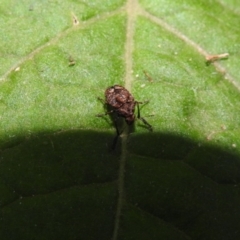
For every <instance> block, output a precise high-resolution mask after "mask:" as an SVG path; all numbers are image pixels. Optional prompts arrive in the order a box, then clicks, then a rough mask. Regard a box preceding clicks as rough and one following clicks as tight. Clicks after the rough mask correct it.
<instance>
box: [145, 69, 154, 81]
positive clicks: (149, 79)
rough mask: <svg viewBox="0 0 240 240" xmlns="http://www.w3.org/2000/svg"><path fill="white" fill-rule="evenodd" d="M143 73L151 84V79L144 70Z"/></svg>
mask: <svg viewBox="0 0 240 240" xmlns="http://www.w3.org/2000/svg"><path fill="white" fill-rule="evenodd" d="M143 73H144V74H145V76H146V77H147V79H148V81H149V82H153V79H152V77H151V76H150V75H149V74H148V73H147V72H146V71H145V70H143Z"/></svg>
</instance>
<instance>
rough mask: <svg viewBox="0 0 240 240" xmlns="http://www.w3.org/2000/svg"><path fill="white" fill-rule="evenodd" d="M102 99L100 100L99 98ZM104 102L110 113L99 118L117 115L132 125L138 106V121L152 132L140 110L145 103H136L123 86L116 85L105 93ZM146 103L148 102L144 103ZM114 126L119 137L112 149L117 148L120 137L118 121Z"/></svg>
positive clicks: (99, 115)
mask: <svg viewBox="0 0 240 240" xmlns="http://www.w3.org/2000/svg"><path fill="white" fill-rule="evenodd" d="M99 99H100V98H99ZM100 100H102V101H103V102H104V103H105V104H106V105H107V107H108V109H109V110H110V111H108V112H106V113H104V114H98V115H97V116H98V117H102V116H104V115H107V114H111V113H116V115H117V116H118V117H122V118H124V119H125V121H126V123H127V124H128V125H132V124H133V123H134V121H135V119H136V116H135V114H134V111H135V106H136V105H137V110H138V112H137V119H140V120H141V121H142V122H143V123H144V124H145V125H146V126H147V128H148V129H149V131H152V130H153V129H152V126H151V125H150V124H149V123H148V122H147V121H146V120H145V119H144V118H142V117H141V116H140V108H139V104H142V103H143V102H138V101H135V100H134V98H133V96H132V94H131V93H130V92H129V91H128V90H127V89H126V88H124V87H123V86H120V85H114V86H112V87H109V88H107V89H106V91H105V101H104V100H103V99H100ZM144 103H146V102H144ZM114 124H115V127H116V131H117V136H116V137H115V139H114V141H113V146H112V149H114V148H115V145H116V142H117V139H118V137H119V135H120V132H119V129H118V126H117V123H116V119H114Z"/></svg>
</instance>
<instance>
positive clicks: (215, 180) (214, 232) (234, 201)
mask: <svg viewBox="0 0 240 240" xmlns="http://www.w3.org/2000/svg"><path fill="white" fill-rule="evenodd" d="M131 140H132V141H131V142H130V143H129V148H130V153H129V157H128V162H127V169H126V198H127V200H128V201H130V202H131V203H132V204H134V205H136V206H138V207H139V208H140V209H142V210H143V211H146V212H148V213H151V214H152V215H154V216H155V217H157V218H159V219H161V220H163V221H166V222H167V223H169V224H172V225H173V226H175V227H176V228H177V229H179V230H180V231H182V232H184V233H186V235H189V236H190V238H192V239H204V240H208V239H209V240H210V239H239V237H240V233H239V231H238V229H239V227H240V220H239V219H240V209H239V208H240V204H239V202H240V194H239V185H237V183H238V178H239V176H238V175H237V172H239V170H238V168H239V167H238V166H239V161H240V158H239V157H238V156H237V155H236V154H233V153H230V152H229V151H227V150H223V149H221V148H220V147H217V146H211V145H209V144H206V143H200V142H199V143H195V142H193V141H191V140H190V139H187V138H182V137H179V136H175V137H174V135H168V134H163V133H162V134H157V133H155V134H152V135H149V134H141V135H139V136H132V137H131ZM144 146H145V147H144ZM209 156H211V157H209ZM185 159H187V160H186V162H185V161H184V160H185ZM195 166H196V167H195ZM208 167H209V168H208ZM204 168H205V169H206V170H207V171H206V174H205V172H204ZM200 170H201V171H200ZM223 179H225V180H223ZM226 179H227V180H226ZM229 179H230V180H229ZM226 182H227V183H228V184H229V185H224V184H223V183H226ZM226 220H227V223H226Z"/></svg>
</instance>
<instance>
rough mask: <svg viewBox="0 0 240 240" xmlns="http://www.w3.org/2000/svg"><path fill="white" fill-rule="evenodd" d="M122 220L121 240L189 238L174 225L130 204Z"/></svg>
mask: <svg viewBox="0 0 240 240" xmlns="http://www.w3.org/2000/svg"><path fill="white" fill-rule="evenodd" d="M121 221H122V224H121V229H120V233H119V234H120V236H119V240H132V239H138V240H146V239H151V240H159V239H164V240H172V239H178V240H187V239H189V237H188V236H186V235H185V234H184V233H183V232H181V231H179V230H178V229H176V228H174V226H172V225H170V224H168V223H166V222H164V221H162V220H160V219H158V218H156V217H154V216H153V215H151V214H149V213H147V212H144V211H141V210H140V209H139V208H137V207H135V206H132V205H130V204H129V205H128V206H127V207H126V209H124V211H123V214H122V218H121Z"/></svg>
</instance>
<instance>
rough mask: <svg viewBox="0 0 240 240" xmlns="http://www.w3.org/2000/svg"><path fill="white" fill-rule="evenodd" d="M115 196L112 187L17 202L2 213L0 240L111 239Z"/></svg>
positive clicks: (70, 190)
mask: <svg viewBox="0 0 240 240" xmlns="http://www.w3.org/2000/svg"><path fill="white" fill-rule="evenodd" d="M116 193H117V192H116V187H115V184H112V183H111V184H105V185H97V184H96V185H90V186H82V187H72V188H68V189H65V190H61V191H57V192H53V193H50V194H46V195H44V194H43V195H37V196H32V197H28V198H22V199H19V200H17V201H16V202H14V203H12V204H11V205H8V206H6V207H4V208H2V209H1V212H0V236H1V239H16V240H17V239H92V240H95V239H110V237H111V235H112V232H113V223H114V215H115V210H116V197H117V195H116ZM103 219H104V221H103Z"/></svg>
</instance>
